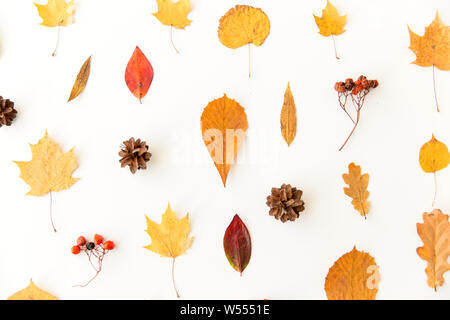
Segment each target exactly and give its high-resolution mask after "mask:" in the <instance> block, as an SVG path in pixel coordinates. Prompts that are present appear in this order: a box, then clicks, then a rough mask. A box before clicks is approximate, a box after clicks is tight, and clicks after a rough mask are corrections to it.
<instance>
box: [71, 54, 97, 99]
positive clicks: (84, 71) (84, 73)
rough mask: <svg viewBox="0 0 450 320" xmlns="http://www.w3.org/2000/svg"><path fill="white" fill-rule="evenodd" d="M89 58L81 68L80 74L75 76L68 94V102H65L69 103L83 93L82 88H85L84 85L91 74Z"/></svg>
mask: <svg viewBox="0 0 450 320" xmlns="http://www.w3.org/2000/svg"><path fill="white" fill-rule="evenodd" d="M91 58H92V57H89V58H88V59H87V60H86V61H85V62H84V63H83V65H82V66H81V69H80V72H79V73H78V75H77V78H76V80H75V83H74V85H73V87H72V91H71V92H70V97H69V100H68V101H67V102H70V101H72V100H73V99H75V98H76V97H78V96H79V95H80V94H81V93H82V92H83V90H84V88H86V84H87V81H88V79H89V75H90V73H91Z"/></svg>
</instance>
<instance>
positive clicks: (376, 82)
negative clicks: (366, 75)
mask: <svg viewBox="0 0 450 320" xmlns="http://www.w3.org/2000/svg"><path fill="white" fill-rule="evenodd" d="M376 87H378V81H377V80H373V88H374V89H375V88H376Z"/></svg>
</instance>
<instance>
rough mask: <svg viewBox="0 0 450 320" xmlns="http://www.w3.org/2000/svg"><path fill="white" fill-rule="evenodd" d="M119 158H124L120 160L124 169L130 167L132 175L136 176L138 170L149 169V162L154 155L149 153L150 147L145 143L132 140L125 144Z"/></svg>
mask: <svg viewBox="0 0 450 320" xmlns="http://www.w3.org/2000/svg"><path fill="white" fill-rule="evenodd" d="M119 156H121V157H122V159H120V164H121V166H122V168H123V167H125V166H129V167H130V171H131V173H133V174H135V173H136V171H137V170H140V169H147V162H148V161H149V160H150V157H151V156H152V154H151V153H150V152H148V145H147V143H146V142H145V141H141V139H137V140H134V138H130V140H128V141H124V142H123V145H122V150H120V152H119Z"/></svg>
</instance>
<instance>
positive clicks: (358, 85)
mask: <svg viewBox="0 0 450 320" xmlns="http://www.w3.org/2000/svg"><path fill="white" fill-rule="evenodd" d="M376 87H378V81H377V80H367V77H366V76H360V77H359V78H358V80H356V81H353V79H351V78H348V79H347V80H345V82H342V81H341V82H336V84H335V85H334V90H336V91H337V92H339V93H345V92H348V91H351V93H352V95H354V96H355V95H357V94H358V93H360V92H363V91H364V90H370V89H375V88H376Z"/></svg>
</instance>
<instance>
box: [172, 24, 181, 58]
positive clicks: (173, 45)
mask: <svg viewBox="0 0 450 320" xmlns="http://www.w3.org/2000/svg"><path fill="white" fill-rule="evenodd" d="M170 42H171V43H172V47H173V48H174V49H175V51H176V52H177V53H180V51H178V49H177V47H175V44H174V43H173V25H170Z"/></svg>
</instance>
